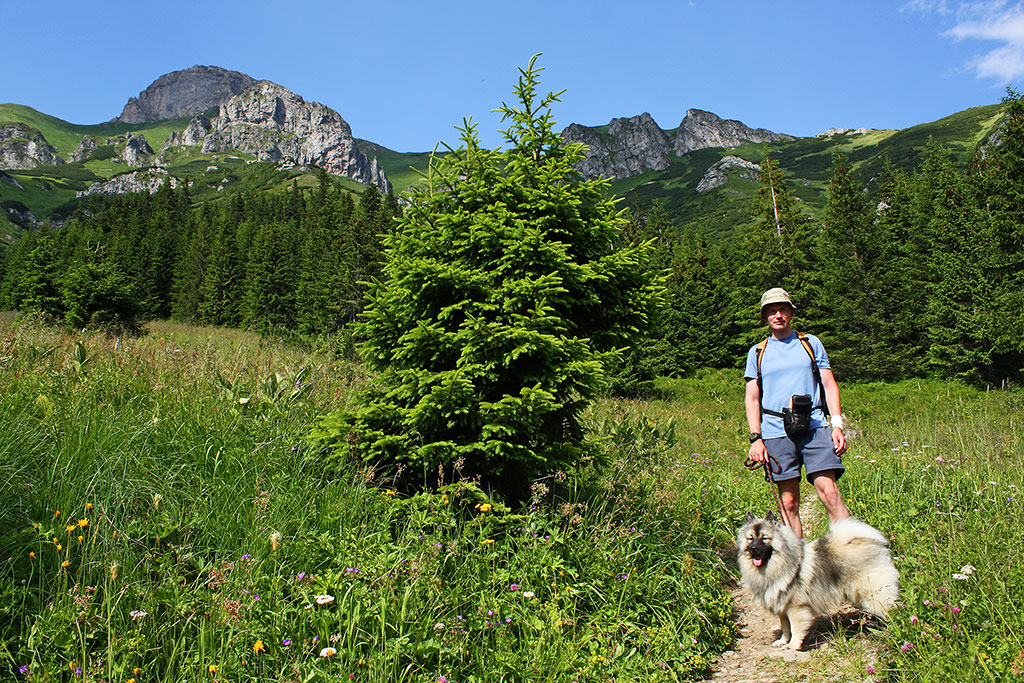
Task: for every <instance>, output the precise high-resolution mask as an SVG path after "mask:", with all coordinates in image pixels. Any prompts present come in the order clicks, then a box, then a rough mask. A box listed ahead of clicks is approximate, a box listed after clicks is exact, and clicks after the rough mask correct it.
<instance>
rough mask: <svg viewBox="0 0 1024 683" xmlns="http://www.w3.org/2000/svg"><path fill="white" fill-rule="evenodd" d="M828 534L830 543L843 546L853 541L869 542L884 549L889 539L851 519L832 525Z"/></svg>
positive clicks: (857, 520)
mask: <svg viewBox="0 0 1024 683" xmlns="http://www.w3.org/2000/svg"><path fill="white" fill-rule="evenodd" d="M828 533H829V536H831V539H830V540H831V542H832V543H833V544H836V545H844V544H847V543H852V542H853V541H869V542H871V543H877V544H878V545H880V546H883V547H886V548H888V547H889V539H887V538H886V537H885V536H884V535H883V534H882V532H881V531H879V530H878V529H876V528H875V527H873V526H871V525H870V524H865V523H864V522H862V521H860V520H859V519H854V518H853V517H847V518H846V519H841V520H839V521H838V522H835V523H833V524H832V528H831V529H829V532H828Z"/></svg>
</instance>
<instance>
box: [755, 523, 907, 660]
mask: <svg viewBox="0 0 1024 683" xmlns="http://www.w3.org/2000/svg"><path fill="white" fill-rule="evenodd" d="M745 522H746V523H745V524H744V525H743V526H742V527H740V530H739V533H738V534H737V537H736V546H737V548H738V549H739V551H738V553H737V558H736V559H737V562H738V563H739V566H740V571H741V572H742V573H743V583H744V585H745V586H746V587H747V588H748V589H749V590H750V592H751V593H752V594H753V595H754V598H755V599H756V600H757V602H758V603H760V604H761V605H762V606H764V608H765V609H767V610H768V611H769V612H771V613H772V614H774V615H776V616H778V617H779V624H780V626H781V627H782V637H781V638H779V639H778V640H776V641H775V642H774V643H773V645H776V646H778V647H786V648H790V649H792V650H799V649H800V647H801V646H802V645H803V641H804V636H806V635H807V630H808V629H809V628H810V626H811V624H812V623H813V622H814V619H815V617H818V616H820V615H827V614H831V613H833V612H835V611H836V610H837V609H839V608H840V607H841V606H843V605H845V604H851V605H854V606H855V607H858V608H859V609H862V610H864V611H865V612H868V613H870V614H874V615H877V616H880V617H885V616H886V615H887V614H888V612H889V609H890V608H891V607H892V606H893V604H895V602H896V598H897V597H898V596H899V573H898V572H897V571H896V568H895V567H894V566H893V564H892V558H891V557H890V556H889V542H888V541H887V540H886V538H885V536H883V535H882V533H881V532H880V531H878V529H875V528H874V527H872V526H869V525H867V524H865V523H864V522H861V521H858V520H856V519H852V518H849V519H843V520H840V521H838V522H836V523H835V524H833V525H832V528H831V529H829V532H828V533H827V534H825V536H823V537H822V538H819V539H817V540H815V541H811V542H806V541H801V540H800V539H799V538H797V536H796V534H794V533H793V531H792V529H790V528H789V527H788V526H782V525H780V524H778V523H777V521H776V519H775V515H774V514H773V513H771V512H769V513H768V514H767V515H766V516H765V517H763V518H761V517H755V516H754V515H753V514H752V513H749V512H748V513H747V517H746V520H745Z"/></svg>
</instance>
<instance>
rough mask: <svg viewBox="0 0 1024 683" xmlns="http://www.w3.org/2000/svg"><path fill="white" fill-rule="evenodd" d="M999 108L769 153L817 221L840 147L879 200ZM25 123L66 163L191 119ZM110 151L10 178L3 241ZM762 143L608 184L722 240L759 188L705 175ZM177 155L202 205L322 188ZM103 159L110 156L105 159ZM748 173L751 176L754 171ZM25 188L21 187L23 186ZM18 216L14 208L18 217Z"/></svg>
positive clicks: (99, 165)
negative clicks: (97, 143)
mask: <svg viewBox="0 0 1024 683" xmlns="http://www.w3.org/2000/svg"><path fill="white" fill-rule="evenodd" d="M1001 110H1002V105H999V104H993V105H987V106H981V107H974V108H972V109H968V110H965V111H962V112H958V113H955V114H952V115H950V116H947V117H945V118H943V119H940V120H938V121H934V122H931V123H924V124H921V125H917V126H913V127H911V128H907V129H904V130H875V131H869V132H867V133H866V134H860V135H857V134H839V135H835V136H832V137H828V138H824V137H813V138H797V139H795V140H792V141H788V142H781V143H773V144H771V145H770V146H769V149H770V151H771V153H772V155H773V156H775V157H776V158H777V159H778V160H779V163H780V165H781V167H782V169H783V170H784V172H785V174H786V177H787V179H788V180H789V182H790V184H791V187H792V189H793V191H794V192H795V193H796V195H797V196H798V197H799V198H800V199H801V200H802V201H803V202H804V203H805V207H806V210H807V212H808V213H809V214H810V215H812V216H814V215H817V214H819V213H820V211H821V209H822V207H824V204H825V200H826V196H825V187H826V185H827V183H828V178H829V174H830V168H831V158H832V153H833V151H834V150H836V149H841V150H843V151H844V152H846V153H847V154H848V155H849V158H850V161H851V163H852V164H853V168H854V172H855V174H856V176H857V178H858V180H859V181H860V182H861V183H862V184H863V185H864V186H865V187H866V188H867V190H868V192H869V193H871V194H875V193H877V192H878V191H879V189H880V185H881V177H882V173H883V170H884V168H885V165H886V163H892V164H893V165H894V166H896V167H898V168H902V169H908V170H909V169H912V168H914V167H916V166H917V165H918V164H919V163H920V161H921V160H922V159H923V157H924V153H925V149H926V147H927V145H928V141H929V140H933V141H934V142H935V143H937V144H939V145H942V146H943V147H944V148H946V149H947V150H948V151H949V152H950V153H951V154H953V155H954V156H955V157H956V158H958V159H959V160H960V161H961V162H965V161H967V160H968V159H969V158H970V157H971V155H972V154H973V153H974V151H975V150H976V149H977V147H978V145H979V144H980V143H982V142H983V141H984V140H985V139H987V137H988V136H989V135H990V134H991V133H992V131H993V129H994V127H995V126H996V125H997V123H998V121H999V116H1000V112H1001ZM7 122H21V123H24V124H26V125H28V126H31V127H32V128H35V129H36V130H38V131H39V132H40V133H42V134H43V136H45V137H46V139H47V141H49V142H50V144H52V145H53V146H54V147H55V148H56V149H57V150H58V152H59V153H60V155H61V156H62V157H64V158H65V159H67V158H69V157H70V155H71V153H72V152H73V151H74V150H75V149H76V148H77V146H78V144H79V142H80V141H81V139H82V137H83V136H85V135H94V136H98V137H101V138H103V137H106V138H113V137H115V136H121V137H123V136H125V135H126V134H128V133H137V132H141V133H142V134H143V135H145V136H146V139H147V140H148V141H149V144H150V146H151V147H153V149H154V150H159V149H160V148H161V147H162V145H163V143H164V141H165V140H166V139H167V137H168V136H169V135H170V134H171V132H172V131H182V130H184V128H185V127H186V126H187V125H188V120H187V119H175V120H170V121H160V122H157V123H150V124H137V125H136V124H125V123H113V122H108V123H102V124H96V125H78V124H72V123H68V122H67V121H63V120H61V119H58V118H56V117H53V116H49V115H47V114H43V113H41V112H38V111H36V110H35V109H32V108H31V107H26V106H23V105H17V104H0V124H3V123H7ZM357 145H358V147H359V149H360V150H361V151H362V152H363V154H365V155H366V156H368V157H371V158H372V157H376V158H377V162H378V164H379V165H380V167H381V168H383V169H384V171H385V172H386V173H387V175H388V178H389V179H390V180H391V182H392V184H393V186H394V191H395V193H396V194H401V193H403V192H405V191H406V190H407V189H408V188H409V187H411V186H412V185H413V184H415V183H417V182H419V181H420V179H421V176H420V174H419V173H418V171H424V170H425V169H426V167H427V164H428V162H429V158H430V152H396V151H394V150H391V149H388V148H386V147H383V146H381V145H378V144H375V143H373V142H369V141H366V140H357ZM108 147H110V150H107V151H106V152H102V149H101V152H102V153H98V154H94V155H93V158H92V159H91V160H89V161H85V162H79V163H74V164H67V165H60V166H43V167H39V168H35V169H31V170H21V171H8V172H7V173H8V175H9V176H10V178H12V179H13V180H14V181H15V182H16V183H17V185H15V184H14V183H12V182H5V181H4V179H3V178H0V208H2V209H3V211H2V213H0V239H3V240H6V241H11V240H13V239H15V238H16V236H17V235H18V234H19V233H20V231H21V230H22V229H24V228H25V227H26V224H25V221H24V219H23V218H22V217H23V216H24V215H25V212H31V214H32V215H33V216H34V217H35V218H36V219H39V220H45V219H49V218H54V219H58V220H59V219H60V218H62V217H64V216H66V215H68V214H69V213H70V212H71V211H73V210H74V207H75V206H76V204H77V200H76V199H75V193H76V192H78V191H81V190H83V189H85V188H86V187H88V186H89V185H90V184H92V183H94V182H99V181H101V180H105V179H107V178H110V177H112V176H114V175H116V174H119V173H124V172H128V171H131V170H133V169H130V168H128V167H127V166H125V165H123V164H120V163H113V162H112V160H111V157H113V156H114V153H113V146H109V145H108ZM764 149H765V148H764V146H763V145H757V144H749V145H743V146H740V147H735V148H730V149H721V148H712V149H702V150H697V151H695V152H691V153H690V154H687V155H685V156H682V157H675V158H674V160H673V161H672V163H671V165H670V166H669V167H668V168H667V169H665V170H662V171H649V172H647V173H643V174H641V175H637V176H634V177H631V178H625V179H622V180H615V181H614V182H613V183H612V191H613V192H615V193H616V194H618V195H619V196H621V197H623V198H624V204H623V205H624V206H629V205H635V206H641V207H644V206H650V204H651V203H652V202H654V201H659V202H661V203H662V205H663V206H664V207H665V209H666V210H667V212H668V214H669V216H670V218H671V220H672V221H673V223H674V224H676V225H677V226H680V227H682V226H687V225H698V226H700V227H701V228H702V229H703V230H704V231H706V232H707V233H708V234H709V235H711V236H718V237H724V236H726V235H728V234H731V232H732V231H733V230H734V229H735V227H736V226H737V225H740V224H743V223H745V222H747V221H749V220H750V217H749V207H750V199H751V197H752V196H753V195H754V194H755V193H756V191H757V184H756V182H754V181H752V180H749V179H744V178H741V177H740V172H739V171H729V172H728V175H729V182H728V183H727V184H725V185H724V186H722V187H719V188H717V189H714V190H711V191H709V192H705V193H698V192H697V191H696V187H697V184H698V183H699V182H700V180H701V178H702V177H703V176H704V174H705V173H706V172H707V170H708V168H709V167H711V166H712V165H713V164H715V163H716V162H717V161H719V160H720V159H721V158H722V157H723V156H725V155H727V154H731V155H735V156H738V157H741V158H743V159H746V160H748V161H751V162H754V163H760V161H761V159H762V156H763V153H764ZM179 154H181V155H182V156H179V157H174V156H172V157H171V158H170V159H169V160H168V163H167V165H166V168H167V170H168V171H169V172H170V174H171V175H173V176H176V177H178V178H181V179H185V178H187V179H188V180H190V181H191V182H193V183H194V192H193V196H194V198H195V200H196V201H197V202H202V201H210V200H216V199H217V198H219V197H224V196H230V195H232V194H234V193H236V192H241V191H274V190H278V189H281V188H284V187H287V186H288V185H290V184H291V183H292V182H298V183H299V184H300V185H302V186H312V185H314V184H315V183H316V178H315V174H313V173H310V172H308V171H303V170H302V169H296V168H292V169H286V168H281V167H280V166H279V165H276V164H274V163H272V162H259V163H256V162H255V161H254V159H253V157H252V156H251V155H247V154H242V153H222V154H201V153H198V152H196V151H195V149H194V148H191V149H187V150H186V151H182V152H179ZM104 157H105V158H104ZM748 175H749V174H748ZM337 182H339V183H340V184H341V185H342V186H343V187H345V188H346V189H347V190H349V191H352V192H360V191H361V190H362V189H363V186H362V185H360V184H358V183H356V182H354V181H350V180H347V179H340V178H339V179H337ZM18 186H20V187H18ZM12 209H13V211H12Z"/></svg>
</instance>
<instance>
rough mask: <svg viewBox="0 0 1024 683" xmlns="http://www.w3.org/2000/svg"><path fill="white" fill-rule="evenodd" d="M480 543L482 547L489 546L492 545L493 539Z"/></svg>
mask: <svg viewBox="0 0 1024 683" xmlns="http://www.w3.org/2000/svg"><path fill="white" fill-rule="evenodd" d="M480 543H482V544H483V545H490V544H492V543H494V539H493V538H488V539H487V540H486V541H480Z"/></svg>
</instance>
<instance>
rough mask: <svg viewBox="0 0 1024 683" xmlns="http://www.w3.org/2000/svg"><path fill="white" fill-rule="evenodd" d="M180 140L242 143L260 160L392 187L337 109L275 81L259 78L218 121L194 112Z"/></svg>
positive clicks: (225, 146) (215, 147)
mask: <svg viewBox="0 0 1024 683" xmlns="http://www.w3.org/2000/svg"><path fill="white" fill-rule="evenodd" d="M179 140H180V141H181V144H200V143H201V144H202V150H203V152H206V153H216V152H222V151H226V150H229V149H237V150H239V151H242V152H246V153H249V154H253V155H255V156H256V158H257V159H259V160H261V161H268V160H269V161H278V160H282V159H291V160H292V161H294V162H295V163H297V164H302V165H307V164H308V165H316V166H320V167H321V168H323V169H324V170H326V171H327V172H328V173H334V174H336V175H341V176H345V177H347V178H352V179H353V180H356V181H358V182H361V183H364V184H367V185H370V184H372V185H376V186H377V187H379V188H380V189H381V191H383V192H389V191H390V190H391V183H390V181H388V179H387V176H386V175H385V174H384V171H383V169H381V168H379V167H378V166H377V160H376V158H374V159H372V160H370V159H367V158H366V157H365V156H364V155H363V154H362V153H361V152H360V151H359V150H358V149H357V148H356V144H355V140H354V139H353V137H352V129H351V128H350V127H349V125H348V123H346V122H345V119H343V118H341V115H339V114H338V112H336V111H334V110H333V109H331V108H329V107H326V106H324V105H322V104H320V103H319V102H306V101H305V100H304V99H302V97H300V96H299V95H296V94H295V93H293V92H292V91H290V90H288V89H287V88H285V87H282V86H280V85H277V84H276V83H271V82H270V81H260V82H259V83H257V84H255V85H254V86H253V87H251V88H249V89H248V90H246V91H245V92H243V93H241V94H239V95H235V96H234V97H232V98H231V99H229V100H228V101H227V102H225V103H224V104H222V105H221V106H220V114H219V116H217V118H216V119H214V120H213V121H209V120H207V119H206V118H205V117H202V116H197V117H195V118H193V120H192V122H191V123H190V124H189V126H188V128H186V130H185V131H184V132H183V134H182V135H181V137H180V138H179Z"/></svg>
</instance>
